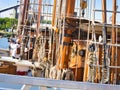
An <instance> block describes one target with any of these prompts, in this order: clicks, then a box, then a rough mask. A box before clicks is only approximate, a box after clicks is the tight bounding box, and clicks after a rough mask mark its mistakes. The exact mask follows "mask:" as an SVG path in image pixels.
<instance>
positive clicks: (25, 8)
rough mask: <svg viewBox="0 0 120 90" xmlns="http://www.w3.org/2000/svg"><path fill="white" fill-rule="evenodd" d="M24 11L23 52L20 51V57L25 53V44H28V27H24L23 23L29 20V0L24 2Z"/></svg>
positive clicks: (22, 28)
mask: <svg viewBox="0 0 120 90" xmlns="http://www.w3.org/2000/svg"><path fill="white" fill-rule="evenodd" d="M23 5H24V6H23V12H22V21H21V25H22V27H21V34H22V44H21V52H20V56H21V57H20V58H21V59H23V55H24V49H25V45H26V35H27V31H26V30H27V29H26V27H23V25H25V26H26V25H27V24H28V21H27V17H28V9H29V0H24V4H23Z"/></svg>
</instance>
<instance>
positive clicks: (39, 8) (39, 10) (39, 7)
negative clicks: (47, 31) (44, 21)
mask: <svg viewBox="0 0 120 90" xmlns="http://www.w3.org/2000/svg"><path fill="white" fill-rule="evenodd" d="M38 3H39V4H38V22H37V30H36V34H37V35H38V33H39V27H40V17H41V8H42V0H39V2H38Z"/></svg>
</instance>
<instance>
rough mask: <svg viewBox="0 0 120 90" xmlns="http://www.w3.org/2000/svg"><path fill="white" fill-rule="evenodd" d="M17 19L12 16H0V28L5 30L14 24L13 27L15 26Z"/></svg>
mask: <svg viewBox="0 0 120 90" xmlns="http://www.w3.org/2000/svg"><path fill="white" fill-rule="evenodd" d="M17 22H18V20H17V19H14V18H0V30H5V29H9V28H12V27H13V26H15V29H16V27H17Z"/></svg>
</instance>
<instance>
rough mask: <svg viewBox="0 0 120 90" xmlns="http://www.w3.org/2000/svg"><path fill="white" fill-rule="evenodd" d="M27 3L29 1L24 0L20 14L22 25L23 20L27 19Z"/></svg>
mask: <svg viewBox="0 0 120 90" xmlns="http://www.w3.org/2000/svg"><path fill="white" fill-rule="evenodd" d="M28 3H29V0H24V6H23V12H22V22H21V23H22V25H23V24H24V23H25V19H27V14H28V13H27V11H28Z"/></svg>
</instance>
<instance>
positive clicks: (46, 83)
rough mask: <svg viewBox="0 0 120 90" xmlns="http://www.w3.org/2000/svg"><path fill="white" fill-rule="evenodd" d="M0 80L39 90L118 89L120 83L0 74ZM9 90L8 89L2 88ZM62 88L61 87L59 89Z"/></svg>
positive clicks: (26, 88) (24, 88)
mask: <svg viewBox="0 0 120 90" xmlns="http://www.w3.org/2000/svg"><path fill="white" fill-rule="evenodd" d="M0 82H5V83H14V84H22V85H23V86H22V87H21V89H20V90H29V89H30V88H31V87H32V86H38V87H41V88H40V90H47V87H53V88H64V90H66V89H71V90H120V85H110V84H95V83H94V84H93V83H88V82H75V81H64V80H51V79H46V78H38V77H28V76H18V75H8V74H0ZM4 90H10V89H4ZM61 90H62V89H61Z"/></svg>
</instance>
